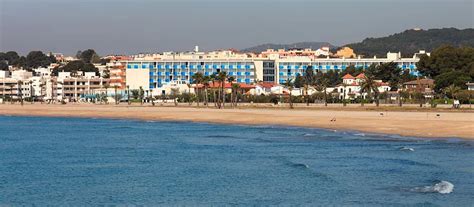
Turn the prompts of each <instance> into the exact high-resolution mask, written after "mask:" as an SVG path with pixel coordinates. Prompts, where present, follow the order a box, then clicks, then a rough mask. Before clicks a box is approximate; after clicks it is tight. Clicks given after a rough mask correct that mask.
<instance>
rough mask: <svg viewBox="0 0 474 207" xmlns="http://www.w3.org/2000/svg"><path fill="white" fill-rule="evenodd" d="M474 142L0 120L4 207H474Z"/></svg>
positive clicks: (295, 130) (279, 129)
mask: <svg viewBox="0 0 474 207" xmlns="http://www.w3.org/2000/svg"><path fill="white" fill-rule="evenodd" d="M473 203H474V142H473V141H467V140H463V139H458V138H449V137H446V138H442V137H440V138H415V137H402V136H396V135H386V134H371V133H363V132H356V131H344V130H325V129H313V128H299V127H286V126H247V125H221V124H208V123H192V122H161V121H140V120H120V119H91V118H46V117H15V116H0V206H473Z"/></svg>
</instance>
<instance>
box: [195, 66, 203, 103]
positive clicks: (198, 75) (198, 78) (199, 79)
mask: <svg viewBox="0 0 474 207" xmlns="http://www.w3.org/2000/svg"><path fill="white" fill-rule="evenodd" d="M192 79H193V84H195V85H196V87H194V88H195V89H196V91H195V92H196V95H197V96H196V97H197V106H198V107H199V95H200V93H199V92H200V90H199V87H200V85H201V84H202V83H203V81H204V76H203V75H202V73H201V72H197V73H195V74H194V75H193V76H192Z"/></svg>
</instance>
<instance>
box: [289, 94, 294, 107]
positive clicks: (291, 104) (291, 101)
mask: <svg viewBox="0 0 474 207" xmlns="http://www.w3.org/2000/svg"><path fill="white" fill-rule="evenodd" d="M291 97H292V95H291V90H290V97H289V102H290V109H293V100H291Z"/></svg>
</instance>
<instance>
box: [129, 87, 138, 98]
mask: <svg viewBox="0 0 474 207" xmlns="http://www.w3.org/2000/svg"><path fill="white" fill-rule="evenodd" d="M130 92H131V95H132V98H133V99H135V100H137V99H138V98H139V97H140V91H139V90H137V89H133V90H131V91H130Z"/></svg>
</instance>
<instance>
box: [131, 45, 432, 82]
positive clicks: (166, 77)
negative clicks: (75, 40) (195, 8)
mask: <svg viewBox="0 0 474 207" xmlns="http://www.w3.org/2000/svg"><path fill="white" fill-rule="evenodd" d="M223 52H225V51H223ZM206 54H207V53H197V52H196V53H189V54H187V53H185V54H169V53H167V54H163V55H153V59H158V60H153V59H151V58H150V59H147V58H135V60H133V61H127V62H126V84H127V85H128V86H129V87H130V89H138V88H140V87H142V88H143V89H144V90H150V89H151V90H153V89H155V88H161V87H163V86H165V85H168V84H170V83H176V82H179V83H182V84H189V83H192V81H193V80H192V76H193V75H194V74H195V73H198V72H200V73H202V74H203V75H205V76H209V75H211V74H213V73H219V72H221V71H225V72H227V74H228V75H230V76H234V77H235V80H236V82H237V83H246V84H253V83H256V82H260V81H263V82H270V83H275V84H282V83H284V82H285V81H286V80H287V79H294V78H296V76H297V75H298V74H299V75H301V76H302V75H304V72H305V70H306V69H307V68H308V67H309V66H312V68H313V69H314V70H315V72H319V71H321V72H327V71H329V70H333V71H338V72H343V71H344V70H345V69H346V68H347V67H349V66H351V65H353V66H355V67H357V68H363V69H367V68H368V67H369V66H370V65H372V64H382V63H389V62H394V63H396V64H397V65H398V67H400V68H401V69H404V70H405V69H408V70H410V73H411V74H413V75H418V72H417V70H416V63H417V62H418V61H419V57H418V56H419V55H420V54H427V55H429V53H425V52H424V51H420V53H417V54H415V55H414V56H413V57H411V58H402V57H401V54H400V53H390V52H389V53H387V57H386V58H377V57H373V58H361V57H358V58H330V57H327V58H317V57H315V56H279V55H270V56H267V57H261V56H260V57H255V56H246V55H244V54H238V53H235V54H232V53H224V54H227V55H212V56H210V55H206Z"/></svg>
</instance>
